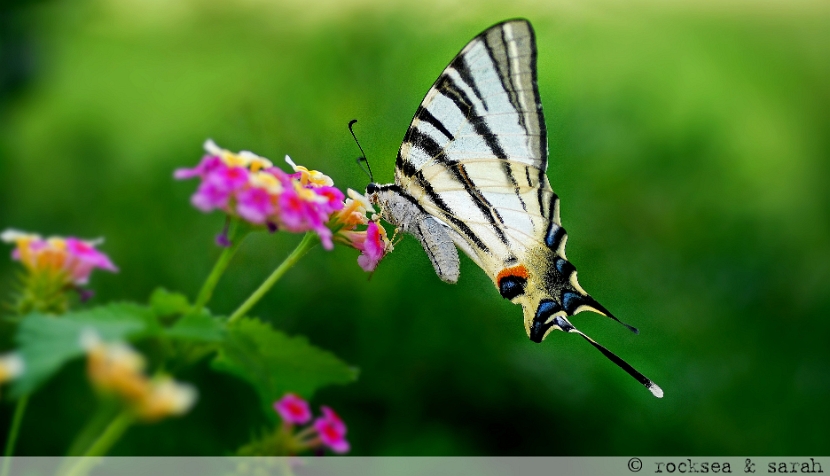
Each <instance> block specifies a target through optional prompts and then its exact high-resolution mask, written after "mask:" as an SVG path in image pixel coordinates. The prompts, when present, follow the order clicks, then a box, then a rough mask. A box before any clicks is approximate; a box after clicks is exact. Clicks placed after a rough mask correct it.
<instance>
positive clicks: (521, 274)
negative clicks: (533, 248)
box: [496, 264, 527, 283]
mask: <svg viewBox="0 0 830 476" xmlns="http://www.w3.org/2000/svg"><path fill="white" fill-rule="evenodd" d="M508 276H515V277H517V278H522V279H527V268H526V267H525V265H523V264H520V265H517V266H512V267H510V268H504V269H503V270H501V271H499V274H498V276H496V282H497V283H500V282H501V280H502V279H504V278H506V277H508Z"/></svg>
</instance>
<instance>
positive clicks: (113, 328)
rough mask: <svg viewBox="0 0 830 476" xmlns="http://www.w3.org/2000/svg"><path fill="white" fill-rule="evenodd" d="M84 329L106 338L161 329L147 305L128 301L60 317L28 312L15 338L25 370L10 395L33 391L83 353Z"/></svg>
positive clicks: (136, 334)
mask: <svg viewBox="0 0 830 476" xmlns="http://www.w3.org/2000/svg"><path fill="white" fill-rule="evenodd" d="M85 329H94V330H95V331H96V332H97V333H98V335H99V336H101V339H102V340H105V341H112V340H125V339H127V338H130V337H132V338H135V337H142V336H147V335H153V334H156V333H158V332H159V331H160V327H159V325H158V323H157V322H156V318H155V315H154V314H153V312H152V311H151V310H150V309H148V308H146V307H142V306H139V305H137V304H131V303H113V304H109V305H106V306H101V307H96V308H92V309H88V310H83V311H78V312H70V313H67V314H64V315H62V316H60V317H54V316H48V315H43V314H38V313H33V314H29V315H28V316H26V317H25V318H23V320H22V322H21V323H20V327H19V328H18V331H17V336H16V342H17V345H18V350H19V352H20V354H21V356H22V357H23V362H24V364H25V370H24V372H23V375H21V376H20V378H19V379H17V380H16V381H15V382H14V385H13V386H12V390H11V394H12V396H13V397H19V396H21V395H25V394H28V393H31V392H33V391H34V390H35V389H37V387H38V386H39V385H40V384H42V383H43V382H45V381H46V380H47V379H48V378H49V377H51V376H52V375H53V374H54V373H55V372H57V371H58V370H60V368H61V367H62V366H63V365H64V364H65V363H66V362H68V361H70V360H72V359H74V358H76V357H79V356H81V355H83V353H84V350H83V349H82V348H81V333H82V332H83V331H84V330H85Z"/></svg>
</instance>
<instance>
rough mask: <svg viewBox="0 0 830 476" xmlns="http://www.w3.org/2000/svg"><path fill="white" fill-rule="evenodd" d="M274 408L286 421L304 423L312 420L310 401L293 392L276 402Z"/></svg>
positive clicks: (297, 423)
mask: <svg viewBox="0 0 830 476" xmlns="http://www.w3.org/2000/svg"><path fill="white" fill-rule="evenodd" d="M274 410H275V411H276V412H277V413H279V415H280V418H282V420H283V421H284V422H286V423H291V424H294V425H302V424H304V423H307V422H308V421H309V420H311V409H309V407H308V403H307V402H306V401H305V400H303V399H302V398H300V397H298V396H297V395H295V394H293V393H287V394H286V395H285V396H284V397H282V398H281V399H280V400H278V401H276V402H274Z"/></svg>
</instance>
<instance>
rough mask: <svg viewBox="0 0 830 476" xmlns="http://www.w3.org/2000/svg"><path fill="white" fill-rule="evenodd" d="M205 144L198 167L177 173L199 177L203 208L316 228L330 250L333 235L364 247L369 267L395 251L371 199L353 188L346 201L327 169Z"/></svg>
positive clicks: (194, 199)
mask: <svg viewBox="0 0 830 476" xmlns="http://www.w3.org/2000/svg"><path fill="white" fill-rule="evenodd" d="M204 148H205V151H206V152H207V155H205V156H204V157H202V160H201V162H200V163H199V164H198V165H197V166H196V167H194V168H182V169H178V170H176V171H175V172H174V174H173V175H174V177H175V178H176V179H180V180H181V179H189V178H197V177H198V178H199V179H200V180H201V183H200V184H199V187H198V188H197V189H196V192H195V193H194V194H193V195H192V196H191V203H192V204H193V206H194V207H196V208H198V209H199V210H202V211H204V212H210V211H213V210H221V211H223V212H225V213H227V214H228V215H229V216H231V217H238V218H240V219H242V220H244V221H245V222H248V223H250V224H253V225H259V226H264V227H267V228H268V229H269V230H271V231H276V230H286V231H290V232H306V231H313V232H315V233H316V234H317V235H318V236H319V237H320V241H321V242H322V244H323V247H324V248H326V249H327V250H330V249H332V248H333V246H334V241H337V242H340V243H343V244H346V245H348V246H352V247H354V248H357V249H358V250H360V251H361V256H360V258H359V259H358V263H359V264H360V266H361V268H363V269H364V270H366V271H373V270H374V269H375V268H376V267H377V264H378V262H379V261H380V260H381V259H382V258H383V256H384V255H385V254H386V253H387V252H389V251H391V249H392V244H391V243H390V242H389V240H388V239H387V237H386V231H385V230H384V229H383V227H381V226H379V225H378V224H377V222H376V221H370V220H369V218H368V217H367V214H369V213H371V214H374V209H373V208H372V207H371V205H370V204H369V201H368V200H367V199H366V198H365V197H363V196H362V195H360V194H359V193H357V192H355V191H354V190H349V191H348V195H349V198H348V199H346V200H345V201H344V198H345V196H344V195H343V192H341V191H340V190H338V189H337V188H336V187H334V181H333V180H332V179H331V177H329V176H327V175H326V174H324V173H322V172H319V171H317V170H309V169H307V168H306V167H303V166H301V165H297V164H295V163H294V162H293V161H292V160H291V158H290V157H288V156H286V157H285V161H286V163H288V165H290V166H291V168H292V169H293V171H294V172H293V173H287V172H284V171H283V170H282V169H280V168H278V167H275V166H274V164H273V163H272V162H271V161H270V160H268V159H267V158H265V157H261V156H259V155H256V154H254V153H253V152H249V151H241V152H239V153H234V152H231V151H229V150H227V149H222V148H221V147H219V146H217V145H216V144H215V143H214V142H213V141H212V140H208V141H207V142H205V145H204ZM358 227H360V228H362V227H366V228H365V229H362V230H359V229H358Z"/></svg>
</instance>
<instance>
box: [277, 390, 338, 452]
mask: <svg viewBox="0 0 830 476" xmlns="http://www.w3.org/2000/svg"><path fill="white" fill-rule="evenodd" d="M274 410H275V411H276V412H277V413H278V414H279V415H280V418H281V419H282V422H283V427H282V431H283V432H284V433H285V435H286V436H287V437H288V438H289V441H290V444H289V445H288V446H289V448H290V450H293V452H297V451H302V450H307V449H317V448H321V447H327V448H329V449H331V450H332V451H334V452H335V453H339V454H342V453H347V452H348V451H349V442H348V441H347V440H346V424H345V423H344V422H343V420H342V419H341V418H340V416H339V415H338V414H337V413H335V411H334V410H332V409H331V408H329V407H326V406H323V407H320V411H321V412H322V415H321V416H319V417H317V418H315V419H314V421H313V422H312V421H311V420H312V414H311V409H310V408H309V405H308V402H306V401H305V400H303V399H302V398H300V397H299V396H297V395H295V394H293V393H289V394H286V395H285V396H284V397H282V398H281V399H280V400H278V401H276V402H274ZM309 422H311V425H309V426H307V427H305V428H303V429H300V430H299V431H297V432H296V433H294V427H295V426H296V425H305V424H307V423H309Z"/></svg>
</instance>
